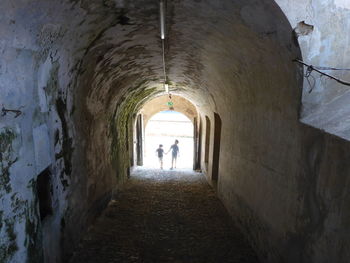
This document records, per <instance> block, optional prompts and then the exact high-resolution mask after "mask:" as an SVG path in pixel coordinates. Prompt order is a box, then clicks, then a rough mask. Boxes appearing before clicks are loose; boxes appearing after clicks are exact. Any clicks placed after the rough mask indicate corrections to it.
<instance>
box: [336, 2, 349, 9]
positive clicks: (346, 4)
mask: <svg viewBox="0 0 350 263" xmlns="http://www.w3.org/2000/svg"><path fill="white" fill-rule="evenodd" d="M334 4H335V5H336V6H337V7H340V8H346V9H350V1H349V0H334Z"/></svg>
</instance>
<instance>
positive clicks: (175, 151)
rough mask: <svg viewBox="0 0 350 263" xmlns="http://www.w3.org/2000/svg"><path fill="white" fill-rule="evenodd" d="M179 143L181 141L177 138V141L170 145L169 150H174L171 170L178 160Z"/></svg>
mask: <svg viewBox="0 0 350 263" xmlns="http://www.w3.org/2000/svg"><path fill="white" fill-rule="evenodd" d="M178 144H179V141H178V140H175V143H174V144H173V145H171V146H170V149H169V151H168V152H170V151H172V152H171V168H170V170H172V169H174V168H176V160H177V157H178V155H179V153H180V151H179V146H177V145H178ZM168 152H167V153H168Z"/></svg>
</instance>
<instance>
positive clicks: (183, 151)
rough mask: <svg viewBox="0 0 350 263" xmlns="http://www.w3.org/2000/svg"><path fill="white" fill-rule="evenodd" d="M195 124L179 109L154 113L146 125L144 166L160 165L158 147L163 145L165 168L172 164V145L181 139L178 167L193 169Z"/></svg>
mask: <svg viewBox="0 0 350 263" xmlns="http://www.w3.org/2000/svg"><path fill="white" fill-rule="evenodd" d="M193 134H194V125H193V123H192V121H191V120H190V119H189V118H188V117H186V116H185V115H184V114H182V113H180V112H177V111H161V112H159V113H157V114H155V115H153V116H152V117H151V118H150V119H149V120H148V122H147V125H146V127H145V151H144V166H146V167H159V162H158V158H157V156H156V149H157V148H158V147H159V145H160V144H162V145H163V149H164V151H165V153H167V152H168V154H165V155H164V158H163V162H164V169H168V168H169V167H170V165H171V163H170V162H171V151H170V152H169V150H170V146H171V145H172V144H174V141H175V140H178V141H179V145H178V146H179V149H180V151H179V156H178V158H177V165H176V167H177V168H186V169H192V167H193V149H194V137H193Z"/></svg>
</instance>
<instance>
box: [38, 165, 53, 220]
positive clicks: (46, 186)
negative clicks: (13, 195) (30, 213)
mask: <svg viewBox="0 0 350 263" xmlns="http://www.w3.org/2000/svg"><path fill="white" fill-rule="evenodd" d="M36 183H37V195H38V199H39V211H40V219H41V220H44V219H45V218H46V217H47V216H48V215H52V202H51V172H50V169H49V168H46V169H45V170H44V171H43V172H41V173H40V174H39V175H38V178H37V181H36Z"/></svg>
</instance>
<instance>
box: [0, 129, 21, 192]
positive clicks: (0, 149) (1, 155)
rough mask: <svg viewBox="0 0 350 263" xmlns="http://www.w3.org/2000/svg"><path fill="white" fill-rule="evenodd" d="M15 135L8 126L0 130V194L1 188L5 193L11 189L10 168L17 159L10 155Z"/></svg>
mask: <svg viewBox="0 0 350 263" xmlns="http://www.w3.org/2000/svg"><path fill="white" fill-rule="evenodd" d="M16 137H17V136H16V133H15V132H14V131H13V130H12V129H10V128H4V129H3V131H2V132H0V171H1V176H0V196H1V191H3V190H5V191H6V193H9V192H10V191H11V185H10V168H11V166H12V165H13V164H14V163H15V162H16V161H17V158H15V159H13V157H12V156H13V148H12V142H13V140H14V139H15V138H16Z"/></svg>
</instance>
